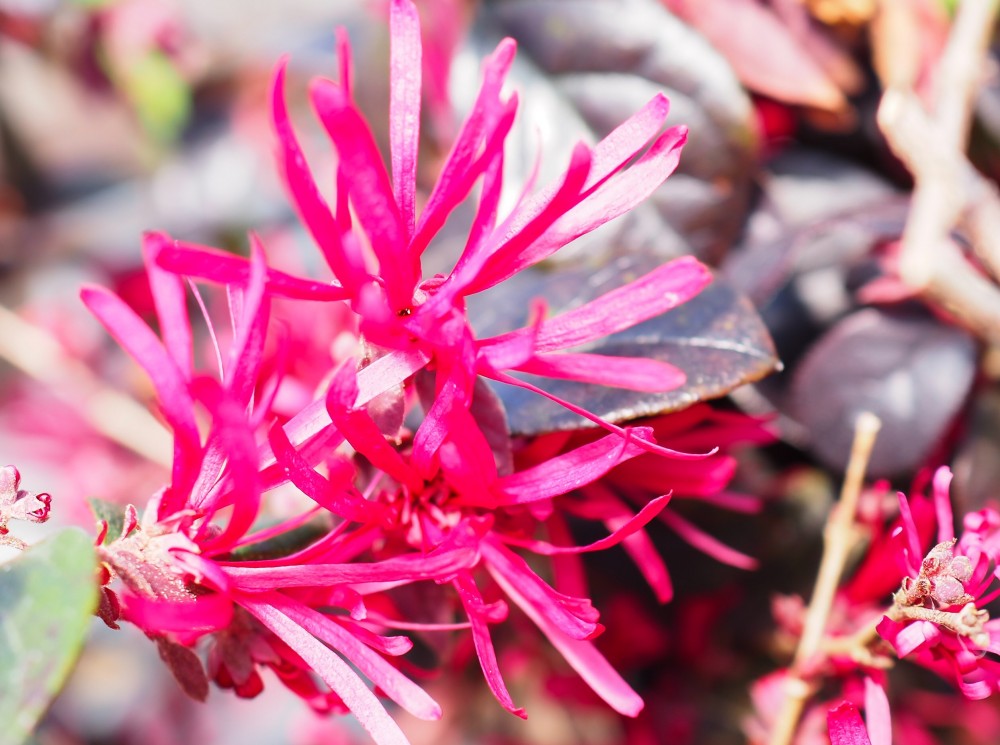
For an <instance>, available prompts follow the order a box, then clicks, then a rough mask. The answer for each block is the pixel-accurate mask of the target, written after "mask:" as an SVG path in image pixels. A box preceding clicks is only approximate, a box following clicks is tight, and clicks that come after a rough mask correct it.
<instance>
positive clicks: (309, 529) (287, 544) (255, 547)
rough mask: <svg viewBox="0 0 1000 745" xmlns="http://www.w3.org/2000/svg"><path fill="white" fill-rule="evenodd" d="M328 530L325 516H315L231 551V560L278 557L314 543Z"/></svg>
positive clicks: (261, 559)
mask: <svg viewBox="0 0 1000 745" xmlns="http://www.w3.org/2000/svg"><path fill="white" fill-rule="evenodd" d="M329 532H330V522H329V520H327V519H326V518H323V517H317V518H315V519H313V520H310V521H308V522H306V523H303V524H302V525H299V526H298V527H296V528H292V529H291V530H285V531H282V532H281V533H278V534H277V535H275V536H273V537H271V538H268V539H266V540H263V541H257V542H256V543H248V544H247V545H245V546H241V547H240V548H238V549H236V550H235V551H233V552H231V553H230V555H229V557H230V559H232V560H233V561H266V560H269V559H280V558H281V557H283V556H289V555H290V554H294V553H295V552H297V551H301V550H302V549H304V548H305V547H306V546H309V545H310V544H312V543H315V542H316V541H318V540H319V539H320V538H322V537H323V536H325V535H326V534H327V533H329Z"/></svg>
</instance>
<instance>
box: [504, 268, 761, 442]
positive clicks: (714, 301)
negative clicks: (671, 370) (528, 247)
mask: <svg viewBox="0 0 1000 745" xmlns="http://www.w3.org/2000/svg"><path fill="white" fill-rule="evenodd" d="M560 279H562V278H560ZM553 284H555V285H556V286H557V287H558V285H559V284H561V283H553ZM584 286H586V285H584ZM587 351H590V352H596V353H600V354H608V355H617V356H631V357H646V358H650V359H659V360H664V361H666V362H670V363H671V364H673V365H676V366H677V367H679V368H680V369H682V370H684V372H685V373H687V376H688V379H687V383H686V384H685V385H683V386H681V387H680V388H677V389H675V390H672V391H668V392H666V393H640V392H636V391H626V390H621V389H614V388H606V387H604V386H595V385H588V384H583V383H575V382H571V381H561V380H558V381H557V380H548V379H545V380H542V379H537V378H534V379H532V382H533V383H534V384H536V385H539V386H540V387H542V388H544V389H545V390H547V391H549V392H551V393H553V394H555V395H557V396H559V397H560V398H564V399H566V400H568V401H571V402H573V403H576V404H580V405H582V406H584V407H585V408H587V409H588V410H590V411H591V412H593V413H595V414H598V415H600V416H602V417H604V418H606V419H610V420H613V421H619V422H620V421H626V420H631V419H636V418H638V417H643V416H652V415H655V414H665V413H668V412H671V411H677V410H679V409H683V408H685V407H687V406H690V405H691V404H693V403H695V402H697V401H704V400H706V399H710V398H717V397H720V396H724V395H725V394H726V393H728V392H729V391H731V390H733V389H734V388H736V387H737V386H740V385H742V384H744V383H748V382H752V381H755V380H759V379H760V378H762V377H764V376H765V375H767V374H769V373H771V372H772V371H774V370H775V369H776V368H777V367H778V364H779V363H778V359H777V357H776V356H775V353H774V347H773V345H772V343H771V339H770V336H769V335H768V332H767V329H766V328H765V327H764V324H763V323H762V322H761V320H760V317H759V316H758V315H757V313H756V311H754V309H753V306H752V305H751V304H750V302H749V301H748V300H746V298H743V297H741V296H740V295H738V294H737V293H735V292H734V291H733V290H732V288H730V287H729V286H728V285H727V284H726V283H725V282H722V281H720V280H716V281H714V282H713V283H712V284H710V285H709V286H708V287H706V288H705V289H704V290H702V292H701V293H700V294H699V295H697V296H696V297H695V298H694V299H692V300H689V301H688V302H687V303H685V304H684V305H682V306H680V307H679V308H675V309H674V310H672V311H670V312H668V313H665V314H663V315H662V316H660V317H658V318H654V319H651V320H649V321H646V322H645V323H642V324H639V325H638V326H635V327H634V328H632V329H629V330H628V331H624V332H622V333H620V334H615V335H614V336H612V337H609V338H607V339H606V340H603V341H602V342H600V343H598V344H596V345H593V346H592V347H588V348H587ZM497 392H498V394H499V395H500V398H501V400H502V401H503V403H504V406H505V407H506V408H507V412H508V415H509V417H510V425H511V430H512V432H513V433H514V434H518V435H533V434H539V433H542V432H550V431H555V430H566V429H573V428H576V427H579V426H587V425H588V423H587V422H586V421H585V420H583V419H581V418H580V417H578V416H576V415H575V414H573V413H571V412H569V411H568V410H566V409H564V408H562V407H561V406H558V405H556V404H554V403H552V402H551V401H548V400H547V399H542V398H541V397H540V396H538V395H536V394H533V393H530V392H528V391H525V390H523V389H520V388H514V387H512V386H506V385H503V386H500V385H498V386H497Z"/></svg>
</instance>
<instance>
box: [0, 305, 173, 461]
mask: <svg viewBox="0 0 1000 745" xmlns="http://www.w3.org/2000/svg"><path fill="white" fill-rule="evenodd" d="M0 357H2V358H3V359H5V360H7V361H8V362H9V363H11V364H12V365H14V366H15V367H17V368H18V369H19V370H21V371H22V372H24V373H27V374H28V375H30V376H31V377H32V378H35V379H36V380H38V381H40V382H42V383H45V384H46V385H47V386H48V387H49V389H50V390H51V391H52V392H53V393H55V394H56V395H57V396H59V397H60V398H62V399H63V400H64V401H66V402H67V403H69V404H70V405H72V406H73V407H75V408H78V409H81V410H82V413H83V415H84V417H85V418H86V419H87V421H88V422H89V423H90V425H91V426H92V427H94V429H96V430H97V431H98V432H100V433H101V434H103V435H104V436H105V437H107V438H108V439H110V440H112V441H114V442H116V443H118V444H119V445H122V446H123V447H126V448H128V449H129V450H131V451H132V452H135V453H138V454H139V455H141V456H142V457H144V458H147V459H148V460H151V461H153V462H154V463H160V464H162V465H165V466H169V465H170V462H171V459H172V444H171V438H170V434H169V433H168V432H167V431H166V430H165V429H164V427H163V425H162V424H160V423H159V422H158V421H157V420H156V418H155V417H154V416H153V415H152V414H150V413H149V412H148V411H147V410H146V409H145V408H143V407H142V406H141V405H140V404H138V403H137V402H136V401H134V400H133V399H131V398H129V397H128V396H126V395H124V394H122V393H119V392H118V391H116V390H114V389H112V388H109V387H108V386H106V385H105V384H103V383H102V382H101V381H100V380H99V379H98V378H97V377H96V376H95V375H94V373H93V372H91V370H90V368H89V367H87V366H86V365H84V364H82V363H81V362H79V361H78V360H75V359H73V358H71V357H69V356H68V355H67V354H66V353H65V351H63V348H62V345H61V344H60V343H59V342H58V341H56V340H55V339H53V338H52V337H51V336H50V335H49V334H47V333H46V332H45V331H43V330H42V329H39V328H38V327H36V326H33V325H32V324H30V323H28V322H27V321H24V320H23V319H22V318H21V317H20V316H18V315H17V314H16V313H14V312H13V311H11V310H10V309H8V308H6V307H4V306H3V305H0Z"/></svg>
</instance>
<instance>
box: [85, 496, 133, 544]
mask: <svg viewBox="0 0 1000 745" xmlns="http://www.w3.org/2000/svg"><path fill="white" fill-rule="evenodd" d="M87 504H89V505H90V511H91V512H93V513H94V518H95V519H96V520H98V521H101V520H103V521H104V522H106V523H107V524H108V532H107V535H105V536H104V542H103V543H104V545H105V546H107V545H108V544H109V543H111V542H112V541H115V540H117V539H118V538H119V537H120V536H121V534H122V528H123V527H124V525H125V508H124V507H122V506H121V505H119V504H115V503H114V502H109V501H107V500H106V499H101V498H100V497H90V498H89V499H87Z"/></svg>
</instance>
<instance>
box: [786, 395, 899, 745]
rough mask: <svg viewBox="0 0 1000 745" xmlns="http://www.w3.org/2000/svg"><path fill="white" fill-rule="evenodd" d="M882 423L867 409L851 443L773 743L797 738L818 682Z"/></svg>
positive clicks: (824, 539)
mask: <svg viewBox="0 0 1000 745" xmlns="http://www.w3.org/2000/svg"><path fill="white" fill-rule="evenodd" d="M881 426H882V423H881V422H880V421H879V419H878V417H877V416H875V415H874V414H872V413H870V412H862V413H861V414H860V415H859V416H858V418H857V420H856V422H855V424H854V443H853V445H852V446H851V458H850V461H849V462H848V464H847V473H846V474H845V475H844V484H843V487H842V488H841V492H840V501H839V502H838V503H837V505H836V506H835V507H834V508H833V510H832V511H831V512H830V517H829V518H828V519H827V523H826V527H825V528H824V530H823V558H822V559H821V560H820V565H819V572H818V573H817V575H816V584H815V586H814V587H813V593H812V598H811V599H810V601H809V608H808V609H807V610H806V617H805V622H804V624H803V629H802V637H801V638H800V639H799V646H798V648H797V649H796V650H795V657H794V659H793V660H792V666H791V669H790V670H789V675H788V679H787V680H786V681H785V700H784V702H783V704H782V707H781V710H780V712H779V714H778V719H777V721H776V723H775V726H774V729H773V730H772V732H771V742H770V745H788V743H790V742H791V741H792V738H793V737H794V736H795V730H796V729H797V728H798V724H799V719H800V718H801V717H802V710H803V708H804V707H805V703H806V700H807V699H808V698H809V696H810V695H811V693H812V685H811V684H810V682H809V680H807V678H809V677H811V676H809V675H807V672H806V671H807V669H808V667H809V666H810V664H811V663H812V662H813V661H814V659H815V658H816V656H817V655H818V654H821V653H822V642H823V634H824V632H825V631H826V625H827V621H828V619H829V617H830V610H831V608H832V607H833V599H834V596H835V595H836V592H837V586H838V585H839V584H840V576H841V574H842V573H843V571H844V564H845V563H846V562H847V558H848V556H849V555H850V552H851V549H852V548H853V547H854V544H855V542H856V540H857V533H856V531H855V529H854V515H855V513H856V512H857V507H858V499H859V497H860V495H861V487H862V485H863V483H864V476H865V470H866V469H867V467H868V460H869V458H870V457H871V452H872V448H873V447H874V445H875V437H876V435H877V434H878V431H879V429H880V428H881Z"/></svg>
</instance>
